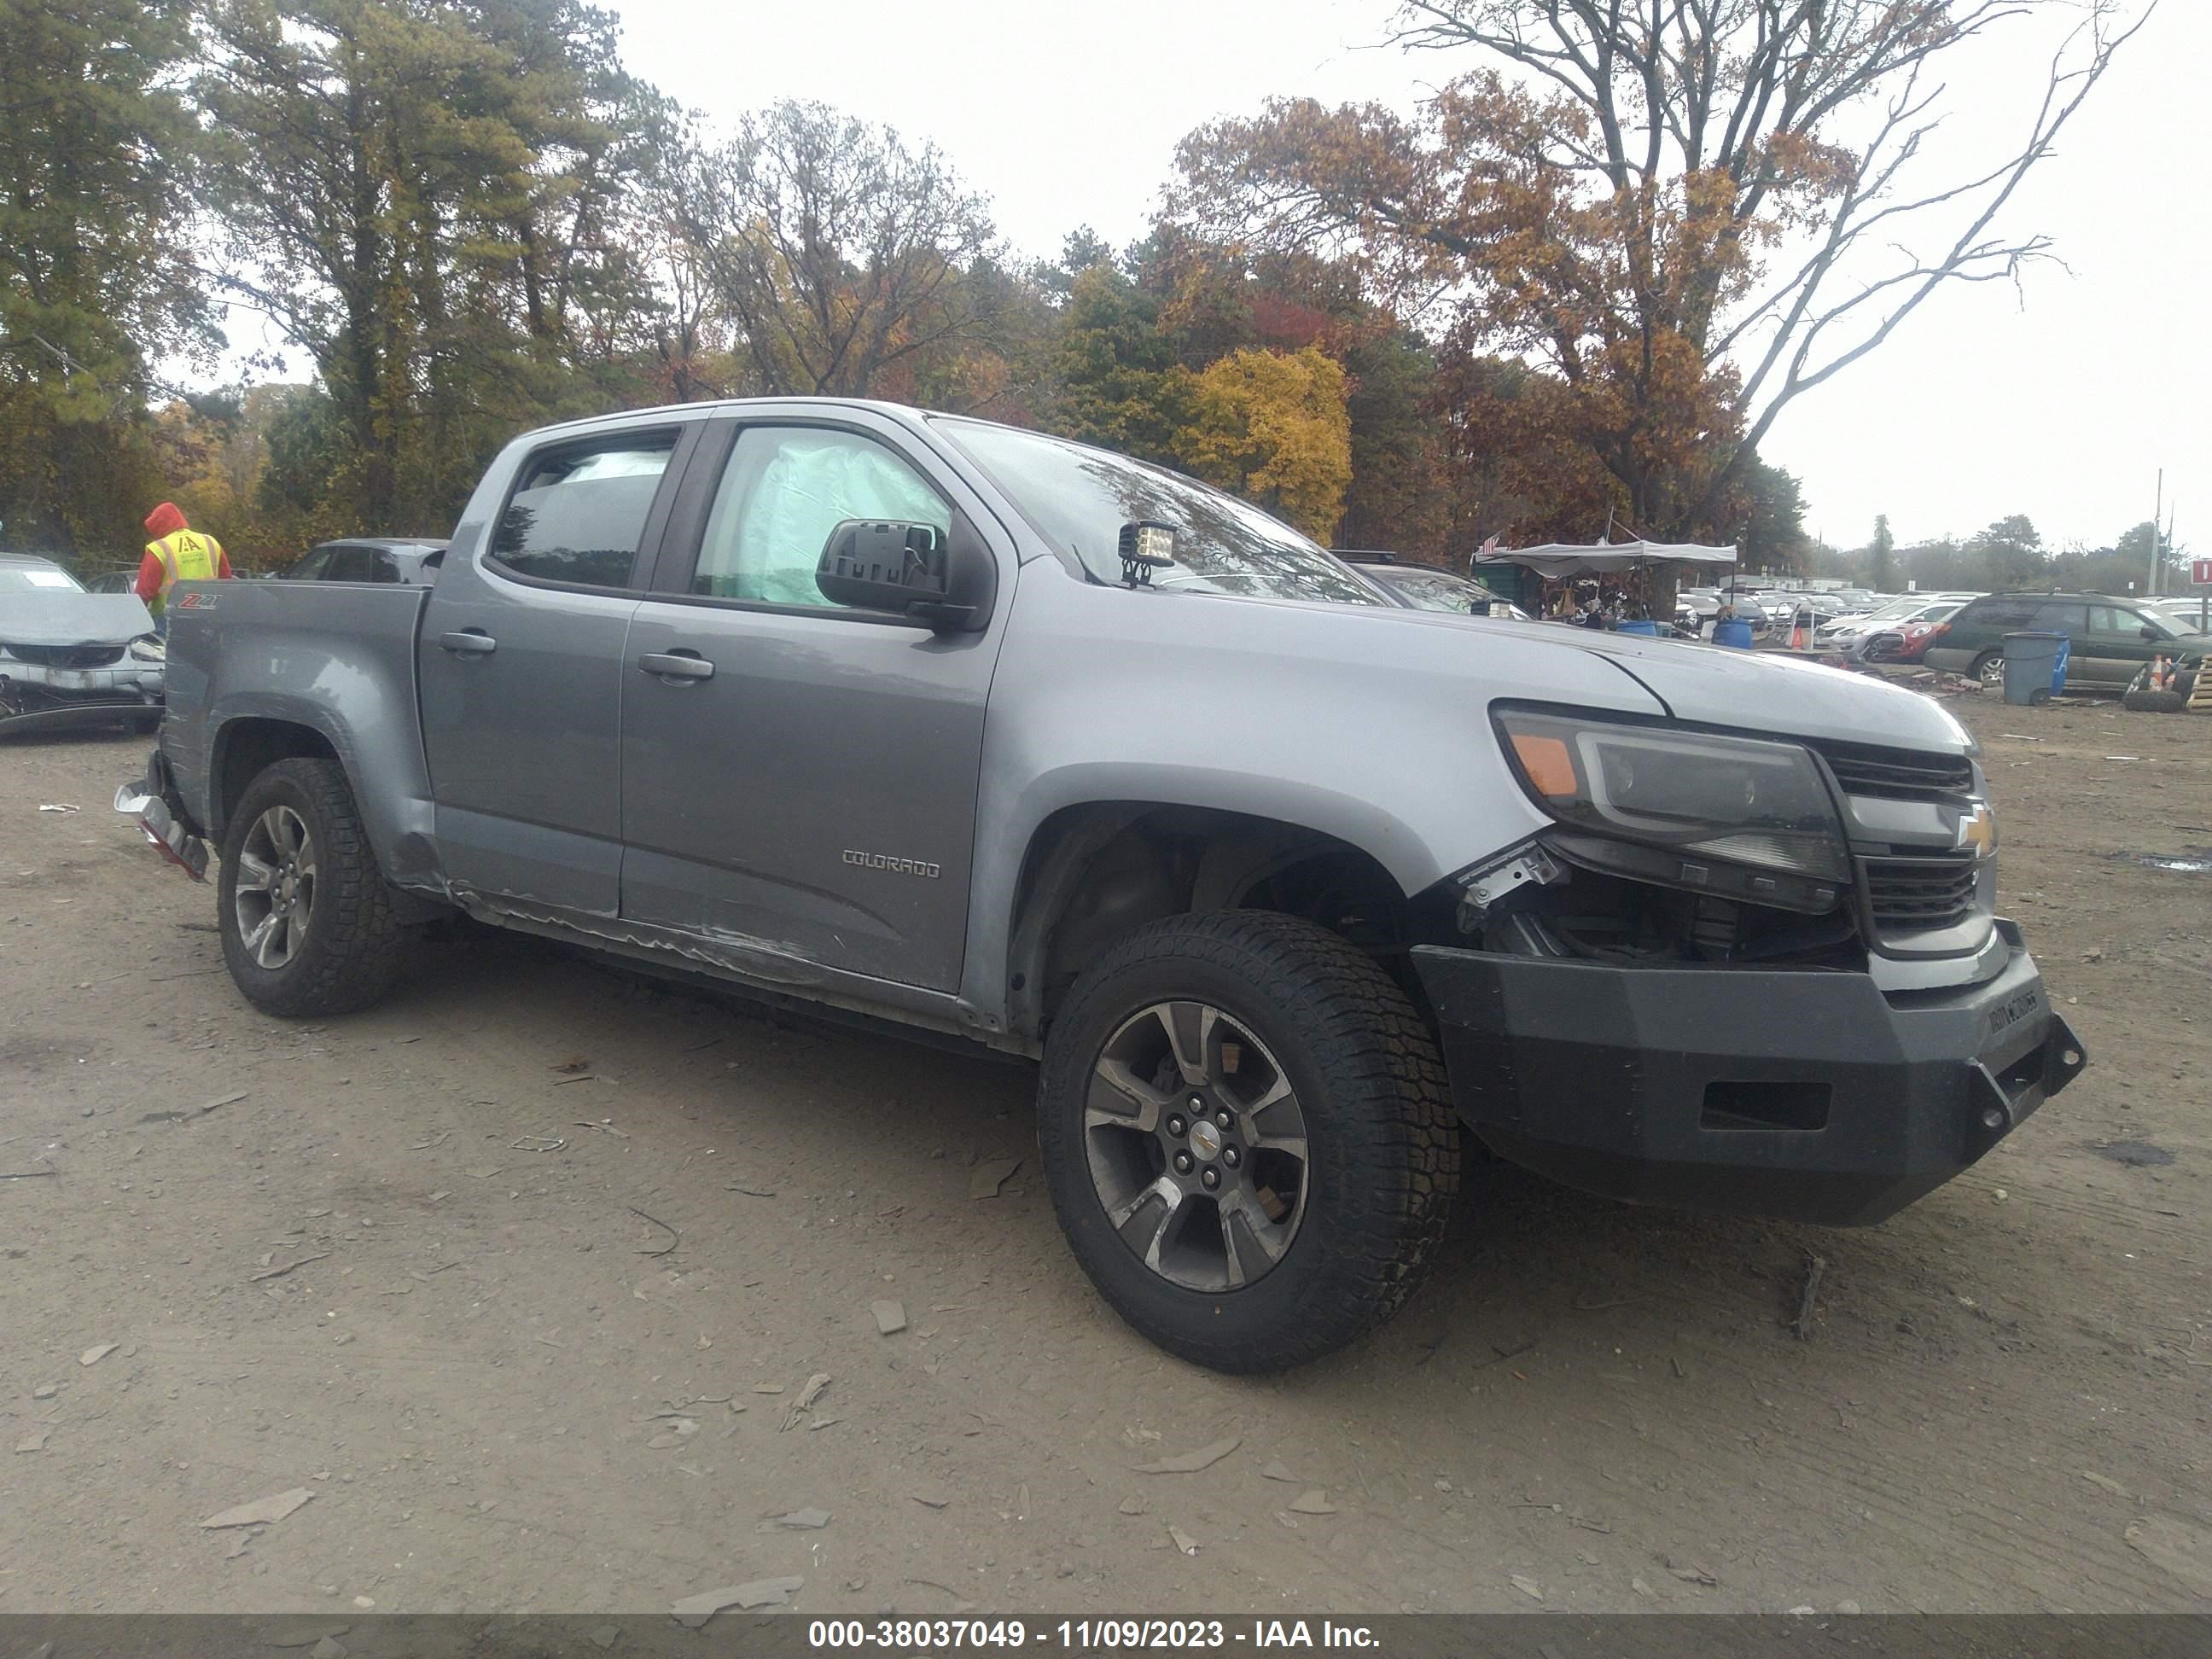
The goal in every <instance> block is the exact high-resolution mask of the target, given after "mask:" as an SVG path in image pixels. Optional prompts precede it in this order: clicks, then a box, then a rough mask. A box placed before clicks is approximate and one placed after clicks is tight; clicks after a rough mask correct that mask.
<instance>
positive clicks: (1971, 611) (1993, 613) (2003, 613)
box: [1960, 599, 2035, 629]
mask: <svg viewBox="0 0 2212 1659" xmlns="http://www.w3.org/2000/svg"><path fill="white" fill-rule="evenodd" d="M2034 619H2035V601H2034V600H2033V599H1990V600H1986V601H1984V603H1982V604H1980V605H1968V606H1967V607H1966V615H1965V616H1964V617H1960V621H1961V622H1964V623H1971V624H1972V626H1974V627H1976V628H1987V629H2007V628H2025V627H2027V625H2028V623H2031V622H2033V621H2034Z"/></svg>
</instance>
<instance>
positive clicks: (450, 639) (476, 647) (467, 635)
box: [438, 628, 499, 657]
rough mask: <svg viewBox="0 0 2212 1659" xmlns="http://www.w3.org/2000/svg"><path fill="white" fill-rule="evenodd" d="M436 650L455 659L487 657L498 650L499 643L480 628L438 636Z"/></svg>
mask: <svg viewBox="0 0 2212 1659" xmlns="http://www.w3.org/2000/svg"><path fill="white" fill-rule="evenodd" d="M438 648H439V649H440V650H441V651H450V652H452V653H453V654H454V655H455V656H457V657H489V655H491V653H493V652H495V651H496V650H498V649H499V641H497V640H495V639H494V638H492V636H491V635H489V634H487V633H485V632H484V631H483V629H480V628H465V629H460V630H459V632H458V633H453V634H441V635H438Z"/></svg>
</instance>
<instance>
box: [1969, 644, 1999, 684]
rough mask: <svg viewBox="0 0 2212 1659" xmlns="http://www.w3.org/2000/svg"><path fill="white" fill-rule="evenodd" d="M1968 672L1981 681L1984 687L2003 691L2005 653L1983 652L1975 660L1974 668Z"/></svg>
mask: <svg viewBox="0 0 2212 1659" xmlns="http://www.w3.org/2000/svg"><path fill="white" fill-rule="evenodd" d="M1968 672H1969V673H1971V674H1972V676H1973V677H1974V678H1976V679H1978V680H1979V681H1980V682H1981V683H1982V684H1984V685H1987V686H1994V687H1995V688H1996V690H2000V691H2002V690H2004V653H2002V651H1984V652H1983V653H1982V654H1981V655H1980V656H1978V657H1977V658H1975V659H1974V665H1973V667H1972V668H1971V669H1969V670H1968Z"/></svg>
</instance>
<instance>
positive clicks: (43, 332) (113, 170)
mask: <svg viewBox="0 0 2212 1659" xmlns="http://www.w3.org/2000/svg"><path fill="white" fill-rule="evenodd" d="M189 21H190V13H189V8H188V6H187V5H186V4H185V3H184V0H71V3H66V4H50V3H40V0H0V42H4V43H5V44H4V46H0V527H4V530H5V532H6V535H7V538H8V540H9V542H10V543H11V544H15V545H17V546H27V547H43V548H47V549H51V550H56V551H64V552H65V551H68V550H72V549H76V548H81V547H88V546H89V547H94V548H98V549H100V550H104V551H106V552H108V553H111V554H116V553H119V552H120V551H123V550H131V549H135V548H136V546H137V544H138V543H139V542H141V541H143V539H144V538H143V536H142V535H140V534H139V533H138V532H137V520H138V519H139V518H140V517H141V516H142V515H143V513H145V511H146V509H147V507H150V506H151V505H152V501H151V500H142V499H141V498H142V497H145V496H147V495H149V494H151V492H152V491H154V490H155V489H159V487H160V480H159V478H158V477H155V474H154V473H153V471H152V470H151V464H150V456H149V451H148V448H147V444H148V434H147V431H146V428H145V423H144V419H143V406H144V402H145V399H146V397H147V395H148V394H149V392H150V391H151V390H152V389H153V386H154V380H153V376H152V374H151V372H150V370H149V363H151V362H154V361H155V360H157V359H159V358H161V357H163V356H168V355H171V354H175V353H179V352H188V351H193V350H197V349H204V348H206V347H207V346H209V345H210V344H211V343H212V336H211V334H210V331H209V317H208V310H207V307H206V305H205V303H204V301H203V299H202V297H201V295H200V294H199V292H198V290H197V284H196V283H194V281H193V280H192V276H191V257H190V253H191V233H190V216H191V197H190V190H191V182H192V167H193V164H194V160H195V156H196V155H197V133H196V131H195V129H194V127H193V124H192V119H191V112H189V110H188V109H187V108H186V106H185V102H184V100H183V99H182V97H181V96H180V95H179V91H178V82H179V77H180V74H181V70H182V67H183V65H184V64H185V62H186V59H187V58H188V55H189V53H190V52H191V33H190V27H189Z"/></svg>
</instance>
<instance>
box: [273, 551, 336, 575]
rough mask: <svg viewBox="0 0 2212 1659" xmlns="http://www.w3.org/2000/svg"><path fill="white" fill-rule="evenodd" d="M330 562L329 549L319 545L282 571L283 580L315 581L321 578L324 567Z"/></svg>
mask: <svg viewBox="0 0 2212 1659" xmlns="http://www.w3.org/2000/svg"><path fill="white" fill-rule="evenodd" d="M330 562H331V550H330V549H329V548H327V547H319V548H316V549H315V550H313V551H312V552H310V553H309V554H307V556H306V557H305V558H303V559H301V561H300V562H299V563H297V564H295V565H294V566H293V567H292V568H290V569H289V570H288V571H286V572H285V573H284V577H285V580H288V581H295V582H315V581H320V580H322V579H323V571H324V568H325V567H326V566H327V565H328V564H329V563H330Z"/></svg>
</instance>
